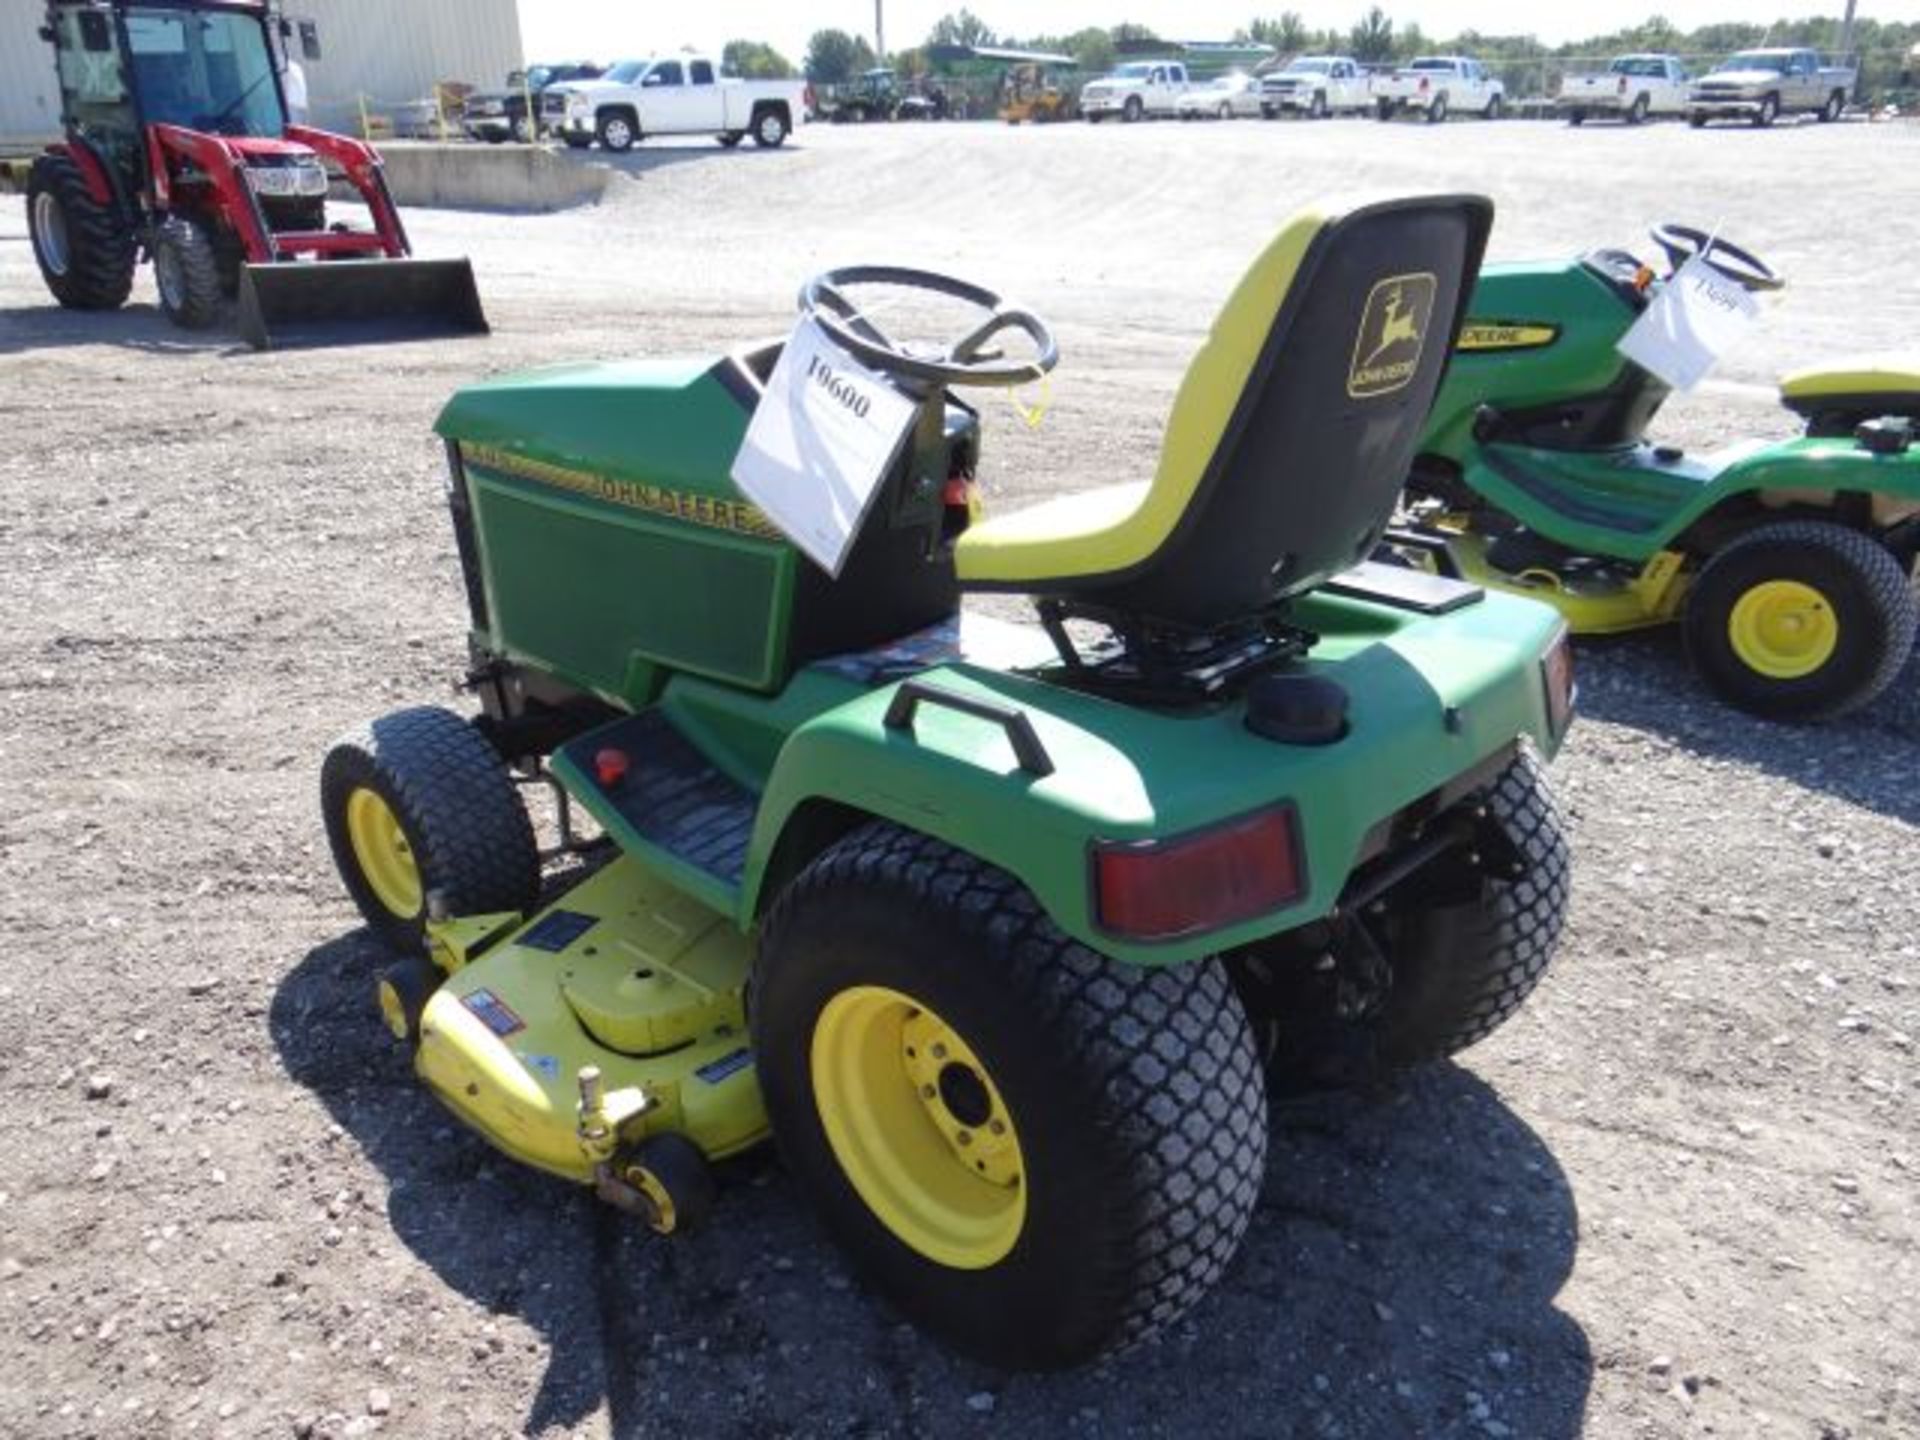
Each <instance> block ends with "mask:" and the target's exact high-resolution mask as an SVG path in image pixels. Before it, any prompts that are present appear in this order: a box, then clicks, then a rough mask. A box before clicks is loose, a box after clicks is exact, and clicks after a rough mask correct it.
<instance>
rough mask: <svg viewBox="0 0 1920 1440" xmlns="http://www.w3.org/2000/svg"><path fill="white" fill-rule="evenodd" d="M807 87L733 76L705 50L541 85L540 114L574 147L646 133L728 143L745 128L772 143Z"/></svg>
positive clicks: (624, 142) (801, 113) (621, 144)
mask: <svg viewBox="0 0 1920 1440" xmlns="http://www.w3.org/2000/svg"><path fill="white" fill-rule="evenodd" d="M806 92H807V86H806V82H805V81H804V80H739V79H735V78H734V77H733V76H730V75H722V74H721V73H720V67H719V65H718V64H716V63H715V62H714V61H713V60H712V59H711V58H709V57H708V56H705V55H694V54H680V55H660V56H655V57H654V58H653V59H650V60H622V61H621V62H620V63H619V64H617V65H615V66H613V67H611V68H610V69H609V70H608V71H607V73H606V74H605V75H603V76H601V77H600V78H599V79H598V80H568V81H565V82H564V83H562V84H559V85H550V86H548V87H547V89H546V90H545V91H544V92H542V94H541V96H540V119H541V122H542V124H544V125H545V126H546V127H547V128H549V129H551V130H553V131H554V132H555V133H557V134H558V135H559V136H560V138H561V139H563V140H565V141H566V142H567V144H569V145H571V146H573V147H574V148H575V149H581V150H584V149H585V148H586V147H587V146H589V145H591V144H592V143H593V142H594V141H595V140H598V141H599V142H600V144H601V146H602V147H604V148H605V149H608V150H631V149H632V148H633V147H634V145H635V144H636V143H637V142H639V141H640V140H643V139H645V138H646V137H647V136H649V135H715V136H718V137H719V140H720V143H721V144H722V145H725V146H728V147H729V148H731V147H732V146H735V145H738V144H739V143H740V142H741V141H742V140H743V139H745V138H746V137H747V136H749V135H751V136H752V137H753V143H754V144H756V145H759V146H761V147H763V148H765V149H772V148H773V147H774V146H776V145H779V144H781V143H782V142H783V141H784V140H785V139H786V138H787V136H789V135H791V134H792V133H793V127H794V126H795V125H797V124H799V123H800V121H801V120H802V119H803V118H804V117H805V116H806V113H807V107H806Z"/></svg>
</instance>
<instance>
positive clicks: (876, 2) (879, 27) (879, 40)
mask: <svg viewBox="0 0 1920 1440" xmlns="http://www.w3.org/2000/svg"><path fill="white" fill-rule="evenodd" d="M886 10H887V0H873V56H874V59H875V60H877V61H879V62H880V63H881V64H882V65H884V64H886V63H887V15H886ZM1847 24H1848V26H1849V27H1851V26H1852V24H1853V5H1852V3H1851V0H1849V3H1848V5H1847Z"/></svg>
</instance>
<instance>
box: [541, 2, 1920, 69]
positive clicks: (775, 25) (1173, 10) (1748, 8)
mask: <svg viewBox="0 0 1920 1440" xmlns="http://www.w3.org/2000/svg"><path fill="white" fill-rule="evenodd" d="M883 3H884V4H885V7H886V24H887V46H888V48H889V49H903V48H906V47H908V46H911V45H917V44H919V43H920V42H921V41H922V40H924V39H925V38H926V36H927V32H928V31H929V30H931V29H932V28H933V24H934V22H935V21H936V20H938V19H939V18H940V17H941V16H942V15H945V14H947V13H948V12H949V11H952V10H957V9H959V8H960V6H959V5H958V4H954V3H949V0H883ZM1370 3H1371V0H970V3H969V4H968V5H967V8H968V9H970V10H972V11H973V12H974V14H976V15H978V16H979V17H980V18H981V19H982V20H984V21H986V22H987V24H989V25H991V26H992V27H993V28H994V29H995V30H996V31H999V32H1002V33H1012V34H1015V35H1018V36H1020V37H1021V38H1023V39H1024V38H1026V37H1027V36H1029V35H1033V34H1040V33H1045V34H1054V35H1064V34H1071V33H1072V32H1073V31H1075V30H1080V29H1083V28H1085V27H1086V26H1088V25H1110V24H1114V23H1116V22H1119V21H1123V20H1131V21H1134V22H1136V23H1139V24H1143V25H1150V26H1152V27H1153V29H1154V31H1155V32H1156V33H1158V34H1160V35H1164V36H1166V37H1167V38H1169V39H1179V40H1225V39H1227V38H1229V37H1230V36H1231V35H1232V34H1233V32H1234V31H1235V30H1236V29H1238V28H1239V27H1241V26H1243V25H1245V24H1247V23H1248V21H1249V20H1251V19H1252V18H1253V17H1254V16H1256V15H1265V16H1278V15H1279V14H1280V13H1281V12H1283V11H1286V10H1295V11H1298V12H1299V13H1300V15H1301V17H1302V18H1303V19H1304V20H1305V21H1306V22H1307V24H1308V25H1310V26H1313V27H1314V28H1316V29H1324V28H1325V27H1327V26H1329V25H1337V26H1339V27H1341V28H1342V29H1345V28H1346V27H1348V26H1349V25H1351V24H1352V23H1353V22H1354V20H1356V19H1357V18H1358V17H1359V16H1360V15H1361V14H1362V13H1364V12H1365V10H1366V9H1367V8H1368V5H1369V4H1370ZM1380 4H1381V8H1382V9H1383V10H1385V11H1386V12H1387V14H1388V15H1390V16H1391V17H1392V18H1393V20H1394V22H1395V23H1396V24H1398V25H1405V24H1407V23H1409V22H1417V23H1418V24H1419V25H1420V28H1421V29H1423V30H1424V31H1426V33H1427V34H1428V35H1430V36H1432V37H1434V38H1435V39H1440V38H1444V37H1447V36H1451V35H1454V34H1456V33H1458V32H1459V31H1461V30H1466V29H1474V30H1479V31H1481V32H1482V33H1484V34H1489V35H1516V34H1518V35H1524V34H1527V33H1532V34H1534V35H1537V36H1538V37H1539V38H1540V39H1541V40H1543V41H1545V42H1546V43H1548V44H1556V43H1558V42H1560V41H1562V40H1577V39H1581V38H1584V37H1585V36H1588V35H1591V34H1594V33H1596V32H1599V31H1606V30H1612V29H1617V28H1619V27H1620V26H1621V25H1623V24H1631V23H1634V22H1635V21H1636V20H1638V19H1644V18H1646V17H1647V16H1650V15H1655V14H1660V15H1664V16H1665V17H1666V18H1667V19H1669V20H1671V21H1672V22H1673V23H1674V24H1675V25H1677V26H1678V27H1680V28H1681V29H1683V30H1691V29H1693V28H1694V27H1696V26H1699V25H1705V24H1710V23H1712V22H1714V21H1719V20H1747V19H1762V18H1765V19H1775V18H1781V17H1783V16H1793V17H1795V18H1799V17H1802V16H1807V15H1817V14H1820V13H1821V12H1822V11H1826V10H1831V12H1832V13H1833V14H1835V15H1836V16H1837V15H1839V14H1840V13H1841V11H1842V10H1843V9H1844V8H1845V6H1844V3H1843V0H1778V3H1777V4H1769V3H1766V0H1758V3H1756V0H1638V3H1635V0H1627V3H1626V4H1624V5H1618V6H1612V5H1596V4H1568V3H1566V0H1560V3H1542V0H1399V3H1395V0H1380ZM1776 10H1777V11H1778V12H1779V14H1778V15H1776V14H1775V13H1774V12H1775V11H1776ZM1760 12H1765V13H1764V15H1762V14H1761V13H1760ZM1859 14H1860V15H1862V16H1863V17H1865V16H1871V17H1872V18H1873V19H1876V20H1881V21H1886V22H1893V21H1907V22H1912V21H1920V0H1861V3H1860V7H1859ZM873 17H874V4H873V0H802V3H794V0H700V3H697V4H690V3H685V0H645V3H643V4H637V3H633V0H627V3H623V4H619V5H610V4H607V3H606V0H520V32H521V38H522V40H523V41H524V43H525V45H526V50H527V58H528V59H529V60H536V61H537V60H566V59H576V58H578V59H595V60H613V59H619V58H624V57H628V56H645V55H648V54H651V53H653V52H654V51H666V50H677V49H679V48H680V47H681V46H683V45H691V46H694V47H695V48H697V49H705V50H713V51H718V50H719V48H720V46H721V45H723V44H724V43H725V42H726V41H728V40H734V39H746V40H765V41H768V42H770V43H771V44H772V45H773V46H774V47H775V48H776V49H778V50H780V51H782V52H783V53H785V54H786V56H787V57H788V58H789V59H791V60H794V61H796V62H798V61H799V60H800V59H801V57H802V56H803V55H804V54H805V52H806V46H807V37H808V36H810V35H811V34H812V33H813V32H814V31H815V30H822V29H827V28H837V29H841V30H848V31H853V32H857V33H860V34H864V35H865V36H866V37H867V38H868V40H869V41H871V40H872V38H873Z"/></svg>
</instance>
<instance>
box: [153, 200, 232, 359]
mask: <svg viewBox="0 0 1920 1440" xmlns="http://www.w3.org/2000/svg"><path fill="white" fill-rule="evenodd" d="M153 282H154V288H155V289H156V290H158V291H159V292H160V310H161V313H162V314H164V315H165V316H166V317H167V319H169V320H171V321H172V322H173V323H174V324H176V325H178V326H180V327H181V328H182V329H183V330H204V329H206V328H207V327H208V326H209V325H211V324H213V322H214V321H215V320H217V319H219V318H220V257H219V256H218V255H216V254H215V253H214V248H213V238H212V237H211V236H210V235H208V234H207V232H206V231H205V230H204V229H203V228H201V227H200V226H199V225H196V224H195V223H194V222H193V221H191V220H189V219H187V218H186V217H185V216H182V215H169V216H168V217H167V218H166V219H165V220H162V221H161V222H160V227H159V229H157V230H156V231H155V232H154V236H153Z"/></svg>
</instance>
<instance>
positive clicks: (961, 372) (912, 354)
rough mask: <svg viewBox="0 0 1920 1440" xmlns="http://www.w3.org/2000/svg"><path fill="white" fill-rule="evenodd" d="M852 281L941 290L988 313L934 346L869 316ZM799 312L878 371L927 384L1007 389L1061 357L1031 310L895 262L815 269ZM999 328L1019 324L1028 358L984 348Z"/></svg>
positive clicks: (1045, 327)
mask: <svg viewBox="0 0 1920 1440" xmlns="http://www.w3.org/2000/svg"><path fill="white" fill-rule="evenodd" d="M855 285H892V286H896V287H898V288H900V289H904V290H924V291H926V292H928V293H929V294H933V295H944V296H946V297H947V298H948V299H951V300H959V301H962V302H964V303H966V304H968V305H972V306H975V307H976V308H978V309H980V310H984V311H986V312H987V314H986V319H984V320H982V321H981V322H980V323H979V324H978V325H976V326H974V328H973V329H972V330H970V331H968V332H967V333H966V334H965V335H963V336H961V337H960V338H959V339H958V340H956V341H954V342H953V343H952V344H951V345H948V346H945V347H944V348H941V349H936V350H932V351H926V350H921V349H919V348H917V347H913V346H910V345H908V344H905V343H902V342H900V341H897V340H894V339H892V338H891V337H890V336H888V335H887V334H886V332H885V331H883V330H881V328H880V327H879V326H878V325H876V324H875V323H874V322H873V318H872V317H871V316H870V315H868V314H866V313H865V312H863V311H862V310H861V309H860V307H859V306H857V305H855V304H854V303H853V302H852V301H851V300H849V299H847V297H846V294H845V291H846V290H847V289H848V288H849V287H852V286H855ZM800 313H801V314H802V315H805V316H807V317H808V318H809V319H812V320H814V321H815V322H817V323H818V324H819V326H820V328H821V329H823V330H825V331H826V332H827V334H829V335H831V336H832V337H833V340H834V343H836V344H837V345H839V346H840V347H841V348H842V349H844V350H846V351H848V352H849V353H850V354H852V355H853V356H855V357H856V358H857V359H859V360H861V361H863V362H864V363H866V364H868V365H871V366H872V367H873V368H874V369H876V370H884V371H886V372H887V373H889V374H891V375H897V376H900V377H901V378H903V379H907V380H916V381H920V382H922V383H924V384H929V385H985V386H997V387H1001V388H1008V389H1010V388H1012V387H1013V386H1016V385H1025V384H1027V383H1028V382H1029V381H1033V380H1037V379H1039V378H1040V377H1041V376H1042V375H1044V374H1046V373H1047V372H1048V371H1049V370H1051V369H1053V367H1054V366H1055V365H1057V364H1059V363H1060V347H1059V345H1058V344H1057V343H1056V342H1055V341H1054V338H1053V330H1052V328H1051V327H1049V326H1048V324H1047V322H1046V321H1044V320H1042V319H1041V318H1040V317H1039V316H1038V315H1035V314H1034V313H1033V312H1032V311H1031V310H1026V309H1023V308H1022V307H1020V306H1018V305H1009V304H1007V303H1006V302H1005V301H1004V300H1002V299H1001V298H1000V297H999V296H998V295H996V294H994V293H993V292H992V291H991V290H988V289H985V288H983V287H981V286H979V285H973V284H969V283H968V282H967V281H965V280H957V279H955V278H954V277H953V276H951V275H941V274H938V273H936V272H934V271H932V270H910V269H906V268H904V267H902V266H897V265H848V266H845V267H843V268H841V269H838V270H829V271H827V272H826V273H825V274H824V275H816V276H814V277H813V279H811V280H809V281H808V282H807V283H806V284H805V285H803V286H801V287H800ZM1005 330H1018V331H1020V332H1021V333H1022V334H1024V335H1025V336H1026V337H1027V338H1028V339H1029V340H1031V341H1032V342H1033V350H1034V353H1033V358H1032V359H1030V360H1024V361H1020V362H1018V363H1016V362H1014V361H1010V360H1008V359H1007V358H1006V357H1005V356H1003V355H1001V354H999V353H998V352H997V351H988V350H987V349H986V348H985V347H986V344H987V342H988V341H989V340H991V339H993V338H994V336H996V335H998V334H1000V333H1001V332H1002V331H1005Z"/></svg>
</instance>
